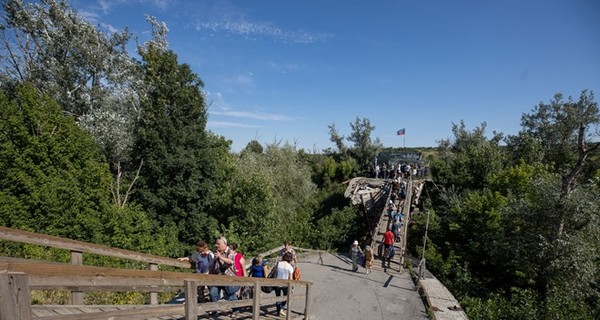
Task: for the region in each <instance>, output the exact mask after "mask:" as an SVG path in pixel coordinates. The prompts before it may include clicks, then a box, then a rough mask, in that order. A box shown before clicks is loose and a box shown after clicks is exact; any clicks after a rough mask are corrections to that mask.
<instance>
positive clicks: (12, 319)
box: [0, 273, 31, 320]
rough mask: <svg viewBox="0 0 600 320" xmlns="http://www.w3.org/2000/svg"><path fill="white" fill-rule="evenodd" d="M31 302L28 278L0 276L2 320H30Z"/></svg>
mask: <svg viewBox="0 0 600 320" xmlns="http://www.w3.org/2000/svg"><path fill="white" fill-rule="evenodd" d="M30 319H31V301H30V298H29V286H28V283H27V276H26V275H25V274H17V273H3V274H0V320H30Z"/></svg>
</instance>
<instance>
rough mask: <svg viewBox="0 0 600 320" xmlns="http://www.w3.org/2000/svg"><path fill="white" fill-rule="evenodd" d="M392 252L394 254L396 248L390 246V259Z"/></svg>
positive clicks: (392, 255)
mask: <svg viewBox="0 0 600 320" xmlns="http://www.w3.org/2000/svg"><path fill="white" fill-rule="evenodd" d="M394 254H396V248H394V246H390V259H391V258H393V257H394Z"/></svg>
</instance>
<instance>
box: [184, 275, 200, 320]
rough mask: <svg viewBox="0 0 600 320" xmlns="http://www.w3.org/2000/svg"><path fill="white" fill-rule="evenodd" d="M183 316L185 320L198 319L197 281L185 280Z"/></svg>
mask: <svg viewBox="0 0 600 320" xmlns="http://www.w3.org/2000/svg"><path fill="white" fill-rule="evenodd" d="M184 284H185V318H186V319H187V320H197V319H198V283H197V282H196V281H190V280H185V281H184Z"/></svg>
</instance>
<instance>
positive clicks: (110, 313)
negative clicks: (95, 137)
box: [0, 178, 466, 320]
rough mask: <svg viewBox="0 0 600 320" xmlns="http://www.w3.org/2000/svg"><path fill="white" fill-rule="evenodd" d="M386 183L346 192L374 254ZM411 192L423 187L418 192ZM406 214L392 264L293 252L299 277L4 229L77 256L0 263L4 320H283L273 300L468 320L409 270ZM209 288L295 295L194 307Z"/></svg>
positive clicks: (434, 284) (352, 311)
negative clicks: (210, 267)
mask: <svg viewBox="0 0 600 320" xmlns="http://www.w3.org/2000/svg"><path fill="white" fill-rule="evenodd" d="M389 182H390V181H387V180H383V179H364V178H360V179H353V181H351V182H350V183H349V186H348V190H349V191H347V193H348V194H347V196H348V197H349V198H351V199H352V201H353V203H355V204H358V203H360V204H362V205H363V206H364V208H365V215H366V217H367V219H370V220H369V221H371V223H370V225H371V226H372V230H370V236H369V238H368V239H367V240H368V241H369V243H371V244H372V247H373V248H377V246H378V245H379V243H380V240H381V235H382V234H383V232H384V231H385V227H386V226H387V223H388V221H387V219H388V217H387V214H385V204H386V203H387V202H388V201H389V191H390V184H389ZM415 186H416V187H415ZM422 187H423V186H422V184H421V185H419V184H417V183H413V182H412V181H411V182H410V183H409V188H408V189H409V190H408V195H407V197H406V199H410V200H409V201H405V202H402V203H398V205H399V206H402V207H403V208H404V209H403V210H406V211H404V212H412V211H413V210H414V204H415V203H414V202H413V201H414V200H416V199H418V197H417V194H418V192H420V190H422ZM414 190H418V191H417V192H415V193H414V195H413V191H414ZM357 199H358V200H357ZM410 216H411V215H410V214H406V215H405V219H406V220H405V221H404V225H405V228H404V229H403V232H402V234H401V239H402V241H400V242H399V243H397V244H396V249H397V251H396V252H399V253H400V254H397V255H396V257H397V259H395V260H394V261H392V263H391V267H390V268H386V267H384V266H383V265H382V264H380V263H375V265H374V272H373V273H371V274H369V275H364V274H363V273H355V272H352V271H351V270H350V269H351V267H350V261H349V259H348V257H346V256H345V255H340V254H336V253H329V252H324V251H316V250H309V249H302V248H295V249H296V250H297V252H298V253H299V255H300V256H299V264H298V265H299V267H300V268H301V270H302V279H303V281H291V280H278V279H264V278H238V277H228V276H218V275H199V274H194V273H190V272H189V268H190V265H189V263H187V262H181V261H178V260H175V259H170V258H165V257H159V256H154V255H149V254H143V253H138V252H132V251H127V250H121V249H116V248H110V247H106V246H102V245H96V244H90V243H85V242H80V241H75V240H70V239H64V238H59V237H53V236H48V235H42V234H36V233H31V232H26V231H21V230H14V229H9V228H5V227H0V240H3V241H12V242H18V243H27V244H33V245H39V246H45V247H54V248H60V249H64V250H69V251H70V256H71V263H70V264H65V263H56V262H45V261H35V260H31V259H21V258H12V257H0V320H16V319H19V320H20V319H24V320H29V319H49V320H50V319H199V318H208V319H230V317H229V316H230V314H231V313H230V311H231V309H232V308H233V307H238V308H242V309H241V310H242V312H241V313H240V314H239V318H242V319H279V318H280V317H279V316H277V315H274V310H275V308H274V306H273V305H274V303H275V302H277V301H287V302H288V305H289V310H290V311H289V312H288V313H287V315H286V317H285V318H286V319H350V320H352V319H357V320H358V319H361V320H362V319H398V318H410V319H428V318H434V319H439V320H445V319H466V316H465V315H464V312H462V310H461V309H460V306H459V305H458V302H456V300H455V299H454V297H453V296H452V295H451V293H450V292H448V291H447V290H446V289H445V287H443V285H441V283H439V281H437V279H435V277H433V276H432V275H431V274H429V273H426V272H420V273H414V272H410V270H411V269H412V267H411V266H416V265H417V264H418V262H417V263H415V262H414V261H412V260H408V261H405V256H406V255H405V247H406V231H407V230H408V229H407V228H406V226H407V225H408V222H409V220H408V219H410ZM279 249H280V248H274V249H273V250H271V251H269V252H266V253H264V255H266V256H268V255H269V254H272V253H275V252H277V251H278V250H279ZM84 253H91V254H97V255H103V256H108V257H116V258H122V259H129V260H133V261H137V262H141V263H146V264H147V265H148V270H133V269H117V268H106V267H94V266H86V265H83V254H84ZM406 266H408V269H407V268H406ZM161 268H162V269H175V271H163V270H159V269H161ZM178 269H180V270H178ZM184 269H185V270H184ZM184 271H188V272H184ZM415 274H417V275H416V276H415ZM419 274H420V275H419ZM204 285H207V286H228V285H239V286H250V287H253V288H254V292H261V287H263V286H285V287H288V290H289V292H290V293H291V294H290V295H289V296H282V297H275V296H273V295H272V294H265V293H262V292H261V293H260V294H257V295H254V297H253V298H252V299H244V300H239V301H233V302H222V301H220V302H218V303H197V301H198V300H197V299H196V298H197V290H196V289H197V287H198V286H204ZM34 290H67V291H69V292H70V296H71V301H70V304H68V305H36V304H32V302H31V292H32V291H34ZM94 291H114V292H143V293H147V295H148V301H147V304H142V305H90V304H84V292H94ZM177 291H183V292H185V295H186V299H185V303H184V304H158V293H159V292H177ZM423 301H425V303H423ZM208 312H210V314H209V313H208Z"/></svg>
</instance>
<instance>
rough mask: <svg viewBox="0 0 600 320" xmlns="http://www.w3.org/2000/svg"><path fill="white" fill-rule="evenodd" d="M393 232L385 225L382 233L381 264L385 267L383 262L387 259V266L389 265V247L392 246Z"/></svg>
mask: <svg viewBox="0 0 600 320" xmlns="http://www.w3.org/2000/svg"><path fill="white" fill-rule="evenodd" d="M394 238H395V237H394V233H393V232H392V229H391V228H390V227H387V229H386V231H385V233H384V234H383V259H382V260H383V264H382V266H383V267H384V268H385V263H386V261H387V267H388V268H389V267H390V248H391V247H393V246H394V240H395V239H394Z"/></svg>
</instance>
